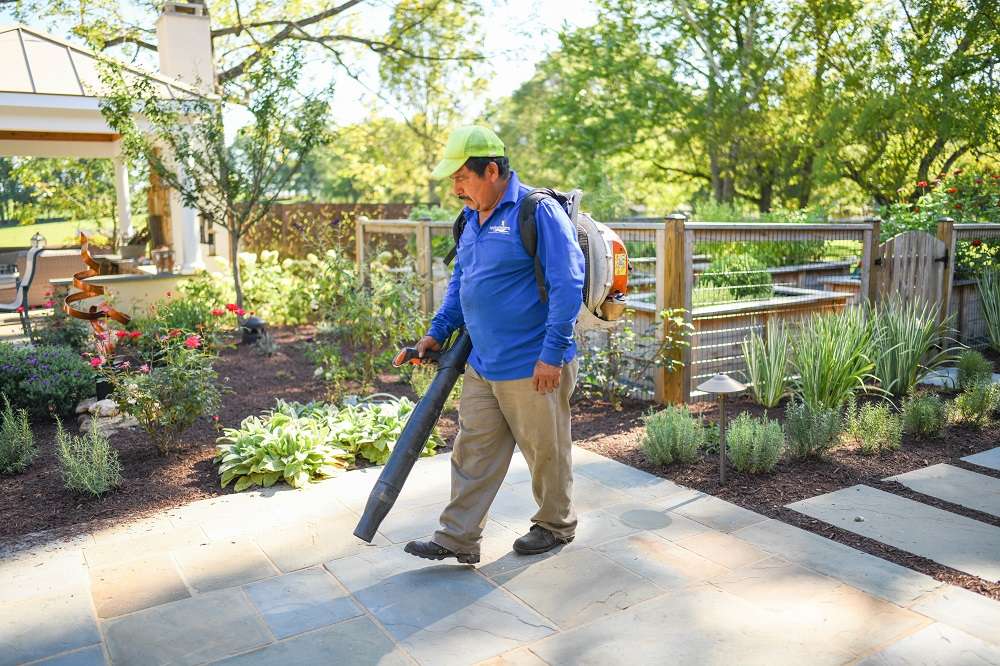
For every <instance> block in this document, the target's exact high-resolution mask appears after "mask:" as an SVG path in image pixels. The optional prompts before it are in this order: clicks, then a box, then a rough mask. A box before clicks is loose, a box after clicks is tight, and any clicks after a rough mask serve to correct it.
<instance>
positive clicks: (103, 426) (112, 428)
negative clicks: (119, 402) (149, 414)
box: [80, 414, 139, 437]
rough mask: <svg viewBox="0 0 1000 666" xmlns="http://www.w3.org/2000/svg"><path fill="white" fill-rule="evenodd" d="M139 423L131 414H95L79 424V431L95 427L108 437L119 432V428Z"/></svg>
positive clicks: (127, 427) (128, 427) (126, 428)
mask: <svg viewBox="0 0 1000 666" xmlns="http://www.w3.org/2000/svg"><path fill="white" fill-rule="evenodd" d="M138 425H139V422H138V421H136V420H135V419H134V418H133V417H131V416H126V415H124V414H119V415H118V416H108V417H100V416H96V417H93V418H90V419H89V420H87V421H86V422H85V423H81V424H80V432H90V431H91V429H92V428H97V431H98V432H100V433H101V434H103V435H104V436H105V437H110V436H111V435H113V434H115V433H116V432H119V431H121V430H129V429H131V428H135V427H137V426H138Z"/></svg>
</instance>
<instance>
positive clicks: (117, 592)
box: [90, 552, 191, 618]
mask: <svg viewBox="0 0 1000 666" xmlns="http://www.w3.org/2000/svg"><path fill="white" fill-rule="evenodd" d="M90 586H91V594H92V595H93V597H94V607H95V608H96V609H97V617H101V618H109V617H117V616H119V615H125V614H126V613H132V612H135V611H139V610H142V609H143V608H151V607H153V606H159V605H161V604H165V603H168V602H171V601H178V600H179V599H186V598H187V597H189V596H191V595H190V593H189V592H188V589H187V586H186V585H184V581H183V580H181V576H180V574H179V573H178V572H177V567H176V565H175V564H174V561H173V558H171V557H170V555H169V554H168V553H166V552H161V553H152V554H148V555H144V556H142V557H139V558H138V559H131V560H128V561H125V562H119V563H117V564H111V565H108V566H104V567H95V568H92V569H91V570H90Z"/></svg>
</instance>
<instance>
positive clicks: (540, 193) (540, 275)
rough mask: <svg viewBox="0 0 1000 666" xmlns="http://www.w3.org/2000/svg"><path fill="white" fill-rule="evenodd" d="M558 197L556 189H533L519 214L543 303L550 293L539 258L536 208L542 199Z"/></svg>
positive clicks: (519, 225) (520, 225) (523, 241)
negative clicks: (546, 286) (546, 287)
mask: <svg viewBox="0 0 1000 666" xmlns="http://www.w3.org/2000/svg"><path fill="white" fill-rule="evenodd" d="M557 197H558V195H557V194H556V192H555V190H551V189H548V188H541V189H537V190H531V191H530V192H528V193H527V194H526V195H525V196H524V199H523V200H522V201H521V209H520V211H519V212H518V214H517V226H518V229H519V231H520V233H521V243H522V244H523V245H524V250H525V252H527V253H528V256H529V257H532V258H533V259H534V260H535V284H536V285H538V297H539V298H540V299H541V301H542V303H545V302H546V301H547V300H548V299H549V294H548V292H547V291H546V289H545V272H544V271H543V270H542V262H541V260H540V259H539V258H538V227H537V224H536V221H535V210H536V209H537V208H538V204H539V203H540V202H541V201H542V199H547V198H551V199H557Z"/></svg>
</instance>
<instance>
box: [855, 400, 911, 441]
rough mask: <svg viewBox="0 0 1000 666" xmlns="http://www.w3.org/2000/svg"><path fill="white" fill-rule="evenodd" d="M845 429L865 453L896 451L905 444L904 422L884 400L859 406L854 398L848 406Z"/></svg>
mask: <svg viewBox="0 0 1000 666" xmlns="http://www.w3.org/2000/svg"><path fill="white" fill-rule="evenodd" d="M844 429H845V430H846V431H847V433H848V434H849V435H850V436H851V437H852V438H853V439H854V441H855V442H856V443H857V444H858V445H859V446H860V447H861V452H862V453H863V454H865V455H873V454H876V453H882V452H883V451H895V450H896V449H898V448H899V447H900V446H902V444H903V422H902V420H901V419H900V418H899V416H897V415H896V414H894V413H893V412H892V409H891V408H890V407H889V405H887V404H886V403H884V402H882V403H878V404H873V403H868V404H866V405H864V406H862V407H861V408H858V406H857V403H856V402H855V401H854V399H853V398H852V399H851V401H850V402H849V403H848V406H847V415H846V419H845V422H844Z"/></svg>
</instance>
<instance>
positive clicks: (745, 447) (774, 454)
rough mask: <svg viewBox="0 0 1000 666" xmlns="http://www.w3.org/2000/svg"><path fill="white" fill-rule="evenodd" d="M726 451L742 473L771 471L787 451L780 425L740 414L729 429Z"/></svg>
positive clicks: (768, 420)
mask: <svg viewBox="0 0 1000 666" xmlns="http://www.w3.org/2000/svg"><path fill="white" fill-rule="evenodd" d="M726 449H727V454H728V455H729V460H730V462H732V464H733V467H734V468H735V469H736V470H738V471H740V472H750V473H751V474H763V473H766V472H770V471H771V470H773V469H774V466H775V465H777V464H778V460H780V459H781V454H782V452H783V451H784V449H785V434H784V432H782V430H781V424H780V423H778V422H777V421H772V420H770V419H768V418H759V419H758V418H754V417H753V416H750V415H749V414H747V413H746V412H744V413H742V414H740V415H739V416H737V417H736V418H735V419H733V421H732V423H730V424H729V427H728V428H726Z"/></svg>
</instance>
